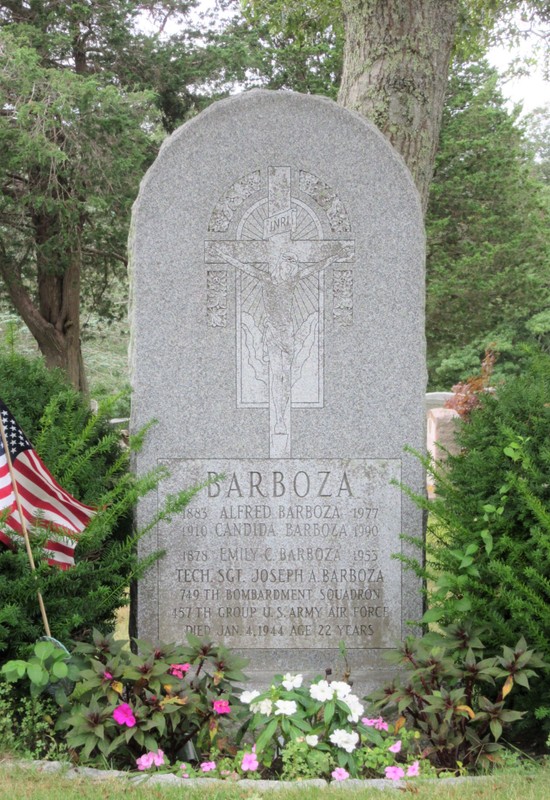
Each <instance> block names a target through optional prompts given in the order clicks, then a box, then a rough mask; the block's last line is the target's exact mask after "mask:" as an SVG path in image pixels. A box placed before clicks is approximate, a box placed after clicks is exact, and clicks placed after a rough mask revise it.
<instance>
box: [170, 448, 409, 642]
mask: <svg viewBox="0 0 550 800" xmlns="http://www.w3.org/2000/svg"><path fill="white" fill-rule="evenodd" d="M166 463H167V465H169V467H170V472H171V473H172V477H171V478H170V480H173V481H174V483H175V485H180V484H181V483H182V482H183V481H184V480H185V481H186V482H191V483H201V482H204V481H205V479H207V478H208V479H209V482H208V485H206V486H204V488H203V489H201V491H200V492H199V493H198V494H197V495H196V496H195V497H194V498H193V500H192V502H191V503H190V504H189V506H188V507H187V508H186V510H185V514H184V520H183V522H181V523H180V528H179V533H180V536H181V542H183V543H184V544H183V545H181V546H178V547H175V548H174V547H173V546H172V562H171V569H172V571H173V574H172V580H170V581H167V582H166V583H165V584H163V586H162V587H161V588H160V592H161V606H162V607H163V608H164V609H165V615H164V616H163V618H162V619H161V620H160V626H161V627H160V630H159V638H162V637H163V628H164V626H166V628H167V629H169V628H170V626H171V625H174V624H175V625H177V629H178V631H180V632H181V633H182V634H183V635H184V634H186V633H189V632H191V633H194V634H195V635H197V636H217V637H223V639H224V642H226V643H227V644H228V645H229V646H238V647H240V648H245V649H246V648H252V649H255V648H265V647H274V648H277V649H279V648H293V647H296V646H299V647H300V648H301V649H313V650H315V649H323V648H325V647H333V648H336V647H338V643H339V642H340V641H341V640H342V638H344V639H346V643H347V645H348V647H350V648H361V647H365V646H366V645H367V644H368V645H369V646H372V647H389V646H391V645H392V644H393V640H394V639H395V637H396V636H398V635H399V626H400V600H399V597H400V595H399V587H400V580H401V578H400V573H399V571H398V570H396V569H395V567H394V565H393V564H392V560H391V552H394V551H397V550H398V548H399V539H398V536H399V530H400V524H399V523H400V515H401V501H400V494H399V490H398V489H397V487H396V486H393V485H392V484H391V483H390V481H392V480H393V481H397V480H398V479H399V475H400V464H399V462H397V461H391V460H390V461H371V460H368V459H346V460H342V461H340V460H326V459H325V460H322V461H319V460H303V459H300V460H295V459H291V460H289V461H286V462H285V464H284V467H281V469H274V468H273V462H272V461H269V460H267V459H266V460H251V461H235V462H233V461H226V460H213V459H209V460H197V461H188V460H184V461H181V462H178V461H168V462H166ZM180 470H183V472H181V471H180ZM183 473H185V476H186V477H185V479H184V477H183ZM159 533H160V536H159V540H158V547H159V548H160V549H167V550H168V549H169V548H170V544H169V542H170V539H165V538H164V536H165V534H167V533H168V531H167V529H166V528H165V526H164V525H161V526H160V531H159Z"/></svg>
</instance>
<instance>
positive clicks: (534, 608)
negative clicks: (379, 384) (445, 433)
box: [416, 353, 550, 736]
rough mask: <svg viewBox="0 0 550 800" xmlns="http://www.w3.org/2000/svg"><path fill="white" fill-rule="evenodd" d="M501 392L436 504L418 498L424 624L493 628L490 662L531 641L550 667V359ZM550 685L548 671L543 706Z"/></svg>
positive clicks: (446, 472)
mask: <svg viewBox="0 0 550 800" xmlns="http://www.w3.org/2000/svg"><path fill="white" fill-rule="evenodd" d="M494 389H495V390H494V393H488V394H484V395H482V396H481V398H480V399H481V402H480V405H479V406H478V407H477V408H476V409H474V411H473V412H472V413H471V415H470V417H469V419H467V420H465V421H463V422H461V424H460V426H459V431H458V441H459V443H460V445H461V447H462V449H461V452H460V453H459V454H458V455H456V456H449V457H448V459H447V461H446V463H445V465H444V467H441V465H440V468H439V469H438V468H437V465H436V467H435V472H436V473H437V474H436V493H437V497H436V499H435V500H434V501H433V502H431V503H426V502H425V501H423V500H422V499H420V498H417V500H418V502H419V503H421V504H424V505H426V507H427V508H428V509H429V511H430V520H431V523H430V525H429V528H430V531H429V536H428V545H427V552H428V558H427V564H426V567H425V568H423V567H421V566H420V565H418V564H417V565H416V568H417V570H418V571H419V572H420V574H422V575H423V576H424V577H425V578H427V579H428V580H429V581H430V583H429V586H430V587H431V588H430V592H429V595H428V601H429V607H430V610H429V611H428V614H427V615H426V616H425V618H424V622H434V621H441V622H443V623H446V622H451V621H456V620H459V619H463V618H464V617H466V616H467V617H471V618H473V619H475V620H476V621H477V622H478V623H479V624H480V625H481V626H485V627H486V631H485V633H484V641H485V642H486V645H487V647H488V649H489V652H491V653H494V652H495V651H496V650H497V648H498V647H499V646H500V645H501V644H506V645H508V646H513V645H514V643H515V642H516V641H517V639H518V638H519V637H520V636H523V635H524V636H526V637H527V638H528V639H529V641H530V642H531V643H532V644H533V646H534V647H535V648H536V649H537V650H538V651H540V652H541V653H542V654H543V656H544V657H545V658H546V659H547V660H548V659H549V657H550V649H549V644H548V643H549V642H550V514H549V511H548V509H549V508H550V484H549V482H548V475H549V474H550V404H549V398H550V356H549V355H547V354H545V353H541V354H538V355H536V356H533V357H532V358H531V360H530V361H529V362H527V364H526V367H525V370H524V372H523V374H521V375H519V376H515V377H511V378H509V379H508V380H507V381H506V382H505V383H504V384H502V385H497V386H495V387H494ZM549 685H550V684H549V674H548V671H547V670H546V671H545V672H544V676H543V679H542V681H541V683H540V684H539V686H540V693H541V696H542V697H544V696H545V694H547V693H548V687H549ZM541 704H542V705H544V702H542V703H541V701H540V700H536V699H535V698H534V697H533V695H532V694H528V695H524V694H522V693H521V692H519V693H518V694H517V696H516V697H515V699H514V706H515V707H516V708H527V709H531V710H533V709H534V708H536V707H537V706H539V705H541ZM548 722H549V720H548V719H545V720H544V721H543V724H542V725H541V726H538V730H533V734H534V735H536V736H540V735H541V733H542V732H543V731H544V730H547V728H548ZM531 724H532V721H531ZM541 729H542V730H541Z"/></svg>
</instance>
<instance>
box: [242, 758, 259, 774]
mask: <svg viewBox="0 0 550 800" xmlns="http://www.w3.org/2000/svg"><path fill="white" fill-rule="evenodd" d="M258 766H259V765H258V759H257V758H256V753H245V754H244V756H243V760H242V763H241V769H242V770H243V771H244V772H256V770H257V769H258Z"/></svg>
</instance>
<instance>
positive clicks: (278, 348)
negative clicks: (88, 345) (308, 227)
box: [205, 167, 354, 458]
mask: <svg viewBox="0 0 550 800" xmlns="http://www.w3.org/2000/svg"><path fill="white" fill-rule="evenodd" d="M290 172H291V171H290V168H289V167H270V169H269V171H268V212H267V218H266V219H265V220H264V234H263V239H260V240H216V241H207V242H206V243H205V260H206V262H207V263H218V264H219V263H225V264H229V265H230V266H232V267H234V268H235V269H236V270H238V271H239V273H240V274H241V275H246V276H249V278H252V279H253V281H254V282H255V283H257V287H258V289H259V297H260V298H261V307H262V313H261V315H260V316H259V325H260V331H261V349H262V357H263V361H264V362H266V363H267V367H268V395H269V409H270V414H269V420H270V447H269V450H270V457H272V458H290V457H291V407H292V376H293V369H294V370H295V372H296V371H297V370H296V366H297V361H298V360H299V359H300V353H301V351H302V350H303V348H304V341H303V339H304V335H303V334H301V333H300V331H298V330H297V329H296V326H295V324H294V321H293V314H292V309H293V307H294V305H295V304H296V303H298V302H299V296H300V294H301V293H303V291H304V287H305V286H306V282H307V279H308V278H309V277H310V276H312V275H318V274H320V273H322V271H323V270H325V269H326V268H327V267H329V266H330V265H331V264H333V263H335V262H339V261H350V260H351V259H352V258H353V244H354V243H353V241H350V240H341V239H340V240H338V239H328V240H327V239H325V240H323V239H318V240H305V239H295V238H294V234H295V231H296V209H295V208H294V207H293V205H292V201H291V196H290ZM316 313H317V315H318V314H319V313H321V312H320V311H319V310H318V309H316Z"/></svg>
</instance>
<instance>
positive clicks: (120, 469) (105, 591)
mask: <svg viewBox="0 0 550 800" xmlns="http://www.w3.org/2000/svg"><path fill="white" fill-rule="evenodd" d="M0 385H1V386H2V399H3V400H4V401H5V402H6V404H7V405H8V406H9V407H10V410H11V412H12V413H13V415H14V416H15V418H16V419H17V421H18V422H19V424H20V425H21V427H22V428H23V429H24V430H25V432H26V433H27V435H28V436H29V438H30V439H31V441H32V443H33V446H34V448H35V450H36V451H37V452H38V454H39V455H40V457H41V458H42V460H43V461H44V463H45V464H46V466H47V467H48V469H49V470H50V471H51V472H52V474H53V475H54V477H55V478H56V479H57V481H58V482H59V483H60V484H61V485H62V486H63V487H64V488H65V489H66V490H67V491H69V492H70V493H71V494H73V495H74V496H75V497H77V498H78V499H79V500H81V501H82V502H84V503H87V504H88V505H91V506H95V507H97V508H98V513H97V514H96V516H95V517H94V518H93V519H92V521H91V523H90V524H89V526H88V528H87V529H86V531H85V532H84V533H83V534H82V535H81V537H80V540H79V543H78V545H77V547H76V551H75V561H76V563H75V566H74V567H73V568H72V569H70V570H67V571H66V572H62V571H60V570H58V569H55V568H52V567H49V566H48V565H47V564H46V563H45V562H44V561H43V559H42V554H41V544H43V542H44V538H45V533H44V530H40V529H35V530H34V531H32V537H31V538H32V540H33V549H34V558H35V562H36V564H37V572H36V573H35V574H34V575H33V574H32V573H31V571H30V568H29V563H28V558H27V554H26V552H25V550H24V548H23V547H19V548H18V549H17V551H16V552H12V551H11V550H7V549H5V548H2V547H0V655H1V656H2V657H3V658H4V659H9V658H17V657H21V656H26V655H27V654H28V653H29V652H30V649H31V648H32V646H33V643H34V642H35V641H36V640H37V639H39V638H40V636H41V635H42V634H43V626H42V620H41V615H40V611H39V608H38V603H37V600H36V590H37V588H39V589H40V591H41V593H42V596H43V598H44V603H45V606H46V610H47V614H48V618H49V622H50V627H51V631H52V634H53V636H55V637H56V638H57V639H59V640H61V641H69V640H71V639H82V638H85V637H86V636H87V635H89V634H90V633H91V631H92V629H93V628H94V627H97V628H101V629H103V630H109V629H112V628H113V626H114V623H115V615H116V611H117V609H118V608H119V607H120V606H122V605H125V604H126V603H127V602H128V597H127V590H128V586H129V584H130V582H131V581H132V580H134V579H136V578H137V577H139V576H140V575H141V574H142V573H143V571H144V570H145V569H146V568H147V566H148V565H149V564H150V563H151V562H152V560H153V559H154V558H156V557H157V556H153V557H152V559H149V560H148V561H144V562H142V563H139V562H138V558H137V554H136V543H137V541H138V539H139V537H140V536H141V535H143V534H144V533H146V531H137V532H136V531H134V530H133V518H132V512H133V508H134V506H135V503H136V502H137V500H138V498H139V497H141V496H143V495H144V494H146V493H147V492H148V491H151V490H152V489H154V488H155V487H156V486H157V484H158V482H159V481H160V480H161V479H162V477H163V476H164V475H165V474H166V473H165V471H164V470H162V469H161V470H156V471H152V472H151V473H148V474H147V475H144V476H142V477H140V478H136V477H135V476H134V475H132V474H131V472H130V471H129V459H130V453H131V451H132V449H135V448H138V447H139V445H140V443H141V440H142V438H143V436H144V435H145V433H146V432H145V431H143V432H142V433H141V434H140V436H138V437H135V438H134V439H133V440H132V441H131V443H130V447H129V448H128V447H123V446H122V443H121V438H120V435H119V433H118V431H116V430H114V429H113V427H112V425H110V424H109V419H110V401H107V402H106V403H104V404H102V405H101V407H100V408H99V410H98V411H97V413H92V412H91V410H90V409H89V408H88V406H87V405H86V402H85V400H84V399H83V398H82V397H81V396H80V395H79V394H78V393H77V392H75V391H74V390H72V389H71V388H70V387H69V386H68V385H67V384H65V383H64V382H63V381H62V380H61V377H60V375H59V374H58V373H52V372H50V371H49V370H47V369H46V368H45V366H44V365H43V363H42V361H41V360H39V359H36V360H29V359H25V358H22V357H20V356H17V355H15V354H11V353H8V354H7V355H3V356H0ZM192 494H193V490H190V491H188V492H181V493H180V494H179V495H178V496H177V497H175V498H170V499H169V500H168V502H167V504H166V506H165V508H163V509H162V510H161V512H160V518H162V517H168V516H169V515H170V514H175V513H178V511H179V510H181V509H182V508H183V507H184V506H185V505H186V504H187V502H188V501H189V499H190V497H191V496H192ZM154 524H156V522H155V521H152V525H154ZM148 529H149V528H148ZM13 539H14V541H19V540H20V537H18V536H17V535H14V537H13ZM157 555H158V554H157Z"/></svg>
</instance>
